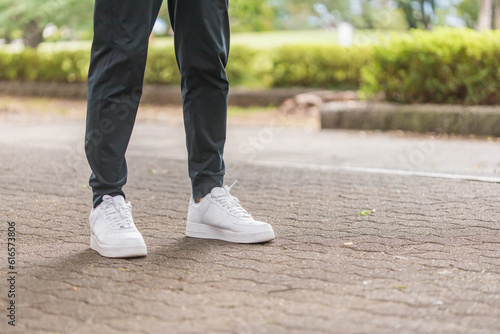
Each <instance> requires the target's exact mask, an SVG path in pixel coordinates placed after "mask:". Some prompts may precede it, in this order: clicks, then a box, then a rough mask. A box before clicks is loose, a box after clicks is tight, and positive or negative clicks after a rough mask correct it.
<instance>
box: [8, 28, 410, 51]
mask: <svg viewBox="0 0 500 334" xmlns="http://www.w3.org/2000/svg"><path fill="white" fill-rule="evenodd" d="M391 34H398V35H400V34H407V32H406V31H390V30H355V32H354V44H355V45H356V44H357V45H359V44H367V43H376V42H378V41H379V40H380V39H381V38H382V37H387V36H390V35H391ZM336 43H337V33H336V32H335V31H326V30H288V31H269V32H241V33H233V34H232V35H231V44H232V45H245V46H250V47H253V48H256V49H267V48H273V47H279V46H283V45H290V44H302V45H308V44H309V45H330V44H336ZM173 44H174V39H173V37H157V38H155V39H154V40H153V41H152V43H151V45H154V46H157V47H158V46H159V47H162V46H163V47H173ZM90 45H91V42H90V41H68V42H45V43H42V44H41V45H40V46H39V50H42V51H51V50H90ZM1 48H2V49H10V46H2V47H1Z"/></svg>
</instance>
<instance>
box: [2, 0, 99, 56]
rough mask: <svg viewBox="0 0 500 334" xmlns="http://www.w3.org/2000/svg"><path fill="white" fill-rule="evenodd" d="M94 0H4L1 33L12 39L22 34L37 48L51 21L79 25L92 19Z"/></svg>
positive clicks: (72, 26)
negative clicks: (44, 30) (17, 34)
mask: <svg viewBox="0 0 500 334" xmlns="http://www.w3.org/2000/svg"><path fill="white" fill-rule="evenodd" d="M93 5H94V2H93V1H92V0H0V27H2V28H1V33H2V34H3V35H4V37H5V38H6V39H7V40H9V39H12V38H14V37H17V36H15V34H16V32H17V33H20V34H21V36H20V37H22V39H23V41H24V44H25V45H27V46H31V47H37V46H38V44H40V43H41V42H42V41H43V29H44V28H45V26H46V25H47V24H48V23H53V24H55V25H56V26H59V27H61V26H67V27H69V28H76V27H77V26H80V25H89V23H90V24H91V22H92V8H93Z"/></svg>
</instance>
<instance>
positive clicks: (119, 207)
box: [89, 195, 147, 257]
mask: <svg viewBox="0 0 500 334" xmlns="http://www.w3.org/2000/svg"><path fill="white" fill-rule="evenodd" d="M89 222H90V248H92V249H94V250H96V251H97V252H99V254H101V255H102V256H106V257H136V256H145V255H146V254H147V248H146V243H145V242H144V239H143V237H142V235H141V233H140V232H139V231H138V230H137V228H136V227H135V224H134V220H133V219H132V205H131V204H130V202H129V203H125V199H124V198H123V196H114V197H111V196H108V195H105V196H104V197H103V198H102V203H101V204H99V206H97V207H96V208H94V209H92V212H91V213H90V218H89Z"/></svg>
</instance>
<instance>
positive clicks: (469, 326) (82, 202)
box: [0, 122, 500, 333]
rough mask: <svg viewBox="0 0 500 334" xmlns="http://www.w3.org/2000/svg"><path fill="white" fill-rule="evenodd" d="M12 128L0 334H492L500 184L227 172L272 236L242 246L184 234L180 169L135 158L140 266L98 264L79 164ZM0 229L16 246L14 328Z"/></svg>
mask: <svg viewBox="0 0 500 334" xmlns="http://www.w3.org/2000/svg"><path fill="white" fill-rule="evenodd" d="M2 126H3V129H11V130H12V129H15V128H16V124H15V123H9V124H7V123H5V122H4V123H3V124H2ZM59 126H60V129H61V132H63V128H64V127H65V124H64V123H61V124H59ZM19 129H21V127H19ZM5 131H6V132H4V134H3V135H2V133H1V132H0V221H1V224H2V226H3V227H2V233H1V235H2V240H1V242H2V245H3V246H2V251H1V252H0V261H1V269H2V282H3V283H2V284H1V285H0V292H1V293H0V301H1V305H3V306H2V307H1V309H2V310H3V311H2V312H3V313H2V317H1V319H3V320H2V321H1V323H0V332H1V333H10V332H19V333H123V332H130V333H430V332H433V333H500V320H499V319H500V259H499V256H500V223H499V217H500V214H499V208H500V198H499V196H498V194H499V193H500V185H498V184H496V183H483V182H471V181H463V180H446V179H439V178H422V177H411V176H398V175H378V174H364V173H353V172H348V171H318V170H313V169H307V168H293V167H280V168H273V167H264V166H256V165H254V164H251V163H243V162H241V161H237V159H234V160H232V159H229V160H228V161H227V167H228V173H227V176H226V181H227V182H228V183H230V182H232V181H233V180H235V179H238V180H239V181H238V183H237V185H236V186H235V187H234V189H233V194H234V195H235V196H237V197H238V198H239V199H240V200H241V202H242V203H243V205H244V206H245V207H246V208H247V209H248V210H249V211H250V212H252V213H253V214H254V216H255V217H256V218H259V219H261V220H265V221H268V222H270V223H271V224H272V225H273V226H274V228H275V231H276V234H277V239H276V240H275V241H274V242H271V243H268V244H257V245H238V244H230V243H226V242H221V241H214V240H196V239H190V238H187V237H185V236H184V226H185V216H186V211H187V202H188V198H189V194H190V188H189V182H188V178H187V172H186V162H185V160H183V159H181V158H172V157H169V156H168V154H165V155H162V156H156V155H155V154H151V152H149V153H148V152H147V150H146V149H145V148H142V149H141V150H143V152H141V150H139V149H137V148H138V147H139V146H138V147H136V149H135V151H134V150H132V153H133V154H131V155H130V156H129V167H130V168H129V169H130V174H129V184H128V185H127V187H126V192H127V194H128V199H129V200H131V201H132V204H133V207H134V217H135V221H136V224H137V226H138V228H139V229H140V230H141V231H142V232H143V234H144V237H145V240H146V242H147V244H148V246H149V248H148V249H149V255H148V256H147V257H145V258H136V259H106V258H103V257H100V256H99V255H98V254H97V253H96V252H94V251H92V250H90V249H89V245H88V242H89V236H88V233H89V230H88V220H87V219H88V213H89V209H90V207H89V205H90V190H89V188H88V187H87V186H86V184H87V178H88V174H89V169H88V167H87V164H86V161H85V158H84V156H83V155H82V154H81V151H71V150H69V151H68V150H67V149H65V145H66V144H67V143H68V140H67V139H65V137H64V136H62V137H60V138H59V137H58V143H59V144H61V145H59V146H58V145H56V144H54V143H51V140H50V138H48V137H40V138H39V140H38V142H35V141H33V143H31V144H29V145H27V144H26V143H22V142H18V143H17V144H16V142H15V141H12V140H10V139H9V138H7V136H6V133H7V130H5ZM283 131H285V132H284V133H286V131H289V130H287V129H285V130H283ZM290 131H293V130H290ZM14 132H15V131H14ZM78 135H80V134H78ZM136 135H138V136H139V137H140V138H137V140H138V141H140V140H141V138H142V140H143V141H144V142H146V141H147V138H148V136H153V135H154V133H151V132H150V133H144V132H141V130H140V127H139V129H138V132H137V133H136ZM310 135H312V136H315V135H314V134H310ZM316 135H317V136H324V133H318V134H316ZM332 135H333V134H332ZM294 140H297V138H294ZM394 141H395V142H397V139H394ZM68 145H73V143H72V142H69V144H68ZM232 145H235V144H234V143H233V144H232ZM346 145H349V143H348V142H346ZM153 152H154V151H153ZM290 154H293V152H290ZM457 154H458V152H457ZM380 159H384V157H383V156H381V157H380ZM362 210H366V211H362ZM372 210H374V211H372ZM360 213H363V214H366V215H362V214H360ZM8 221H14V222H16V230H17V233H18V239H17V260H18V268H17V271H18V277H17V283H16V284H17V296H16V297H17V298H16V305H17V313H16V314H17V326H16V327H15V330H14V329H13V328H11V327H10V326H7V320H6V317H5V315H6V313H7V311H6V305H7V291H6V289H7V282H6V278H7V265H6V263H7V259H6V257H7V254H6V247H5V246H6V245H5V243H6V233H7V222H8Z"/></svg>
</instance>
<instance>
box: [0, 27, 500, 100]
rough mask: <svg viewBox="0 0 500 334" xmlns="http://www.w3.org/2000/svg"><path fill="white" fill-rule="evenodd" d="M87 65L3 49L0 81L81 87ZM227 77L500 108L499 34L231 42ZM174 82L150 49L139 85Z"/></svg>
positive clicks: (166, 53)
mask: <svg viewBox="0 0 500 334" xmlns="http://www.w3.org/2000/svg"><path fill="white" fill-rule="evenodd" d="M88 63H89V52H88V50H78V49H75V50H73V51H68V50H55V51H54V50H53V51H48V50H45V51H44V48H41V49H40V50H34V49H29V48H28V49H23V50H22V51H17V52H14V51H2V52H0V80H16V81H42V82H47V81H56V82H84V81H85V80H86V73H87V69H88ZM227 73H228V77H229V79H230V81H231V83H232V84H233V85H243V86H247V87H289V86H302V87H318V88H336V89H346V88H349V89H358V88H360V89H361V92H362V93H363V94H364V95H365V96H366V97H370V96H372V95H375V94H380V93H383V94H384V95H385V98H386V99H387V100H389V101H394V102H403V103H422V102H425V103H427V102H429V103H431V102H432V103H461V104H499V103H500V97H499V96H498V94H496V92H497V91H498V87H497V86H498V83H499V82H500V32H499V31H483V32H477V31H475V30H471V29H450V28H447V29H445V28H443V29H436V30H435V31H432V32H429V31H424V30H413V31H411V32H410V33H409V34H405V35H401V34H396V35H393V36H392V37H390V36H388V35H382V36H378V37H373V36H372V42H371V43H367V44H358V45H354V46H351V47H341V46H338V45H326V44H304V45H290V44H286V43H284V44H281V45H279V44H278V45H276V46H274V47H273V48H259V47H258V45H253V46H248V45H247V46H245V45H243V44H236V45H234V46H233V47H232V49H231V56H230V60H229V63H228V67H227ZM179 80H180V78H179V73H178V70H177V65H176V62H175V57H174V53H173V48H172V47H166V46H165V41H161V42H160V43H158V44H153V46H152V47H151V48H150V51H149V56H148V63H147V70H146V75H145V82H146V83H149V84H173V85H178V84H179Z"/></svg>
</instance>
